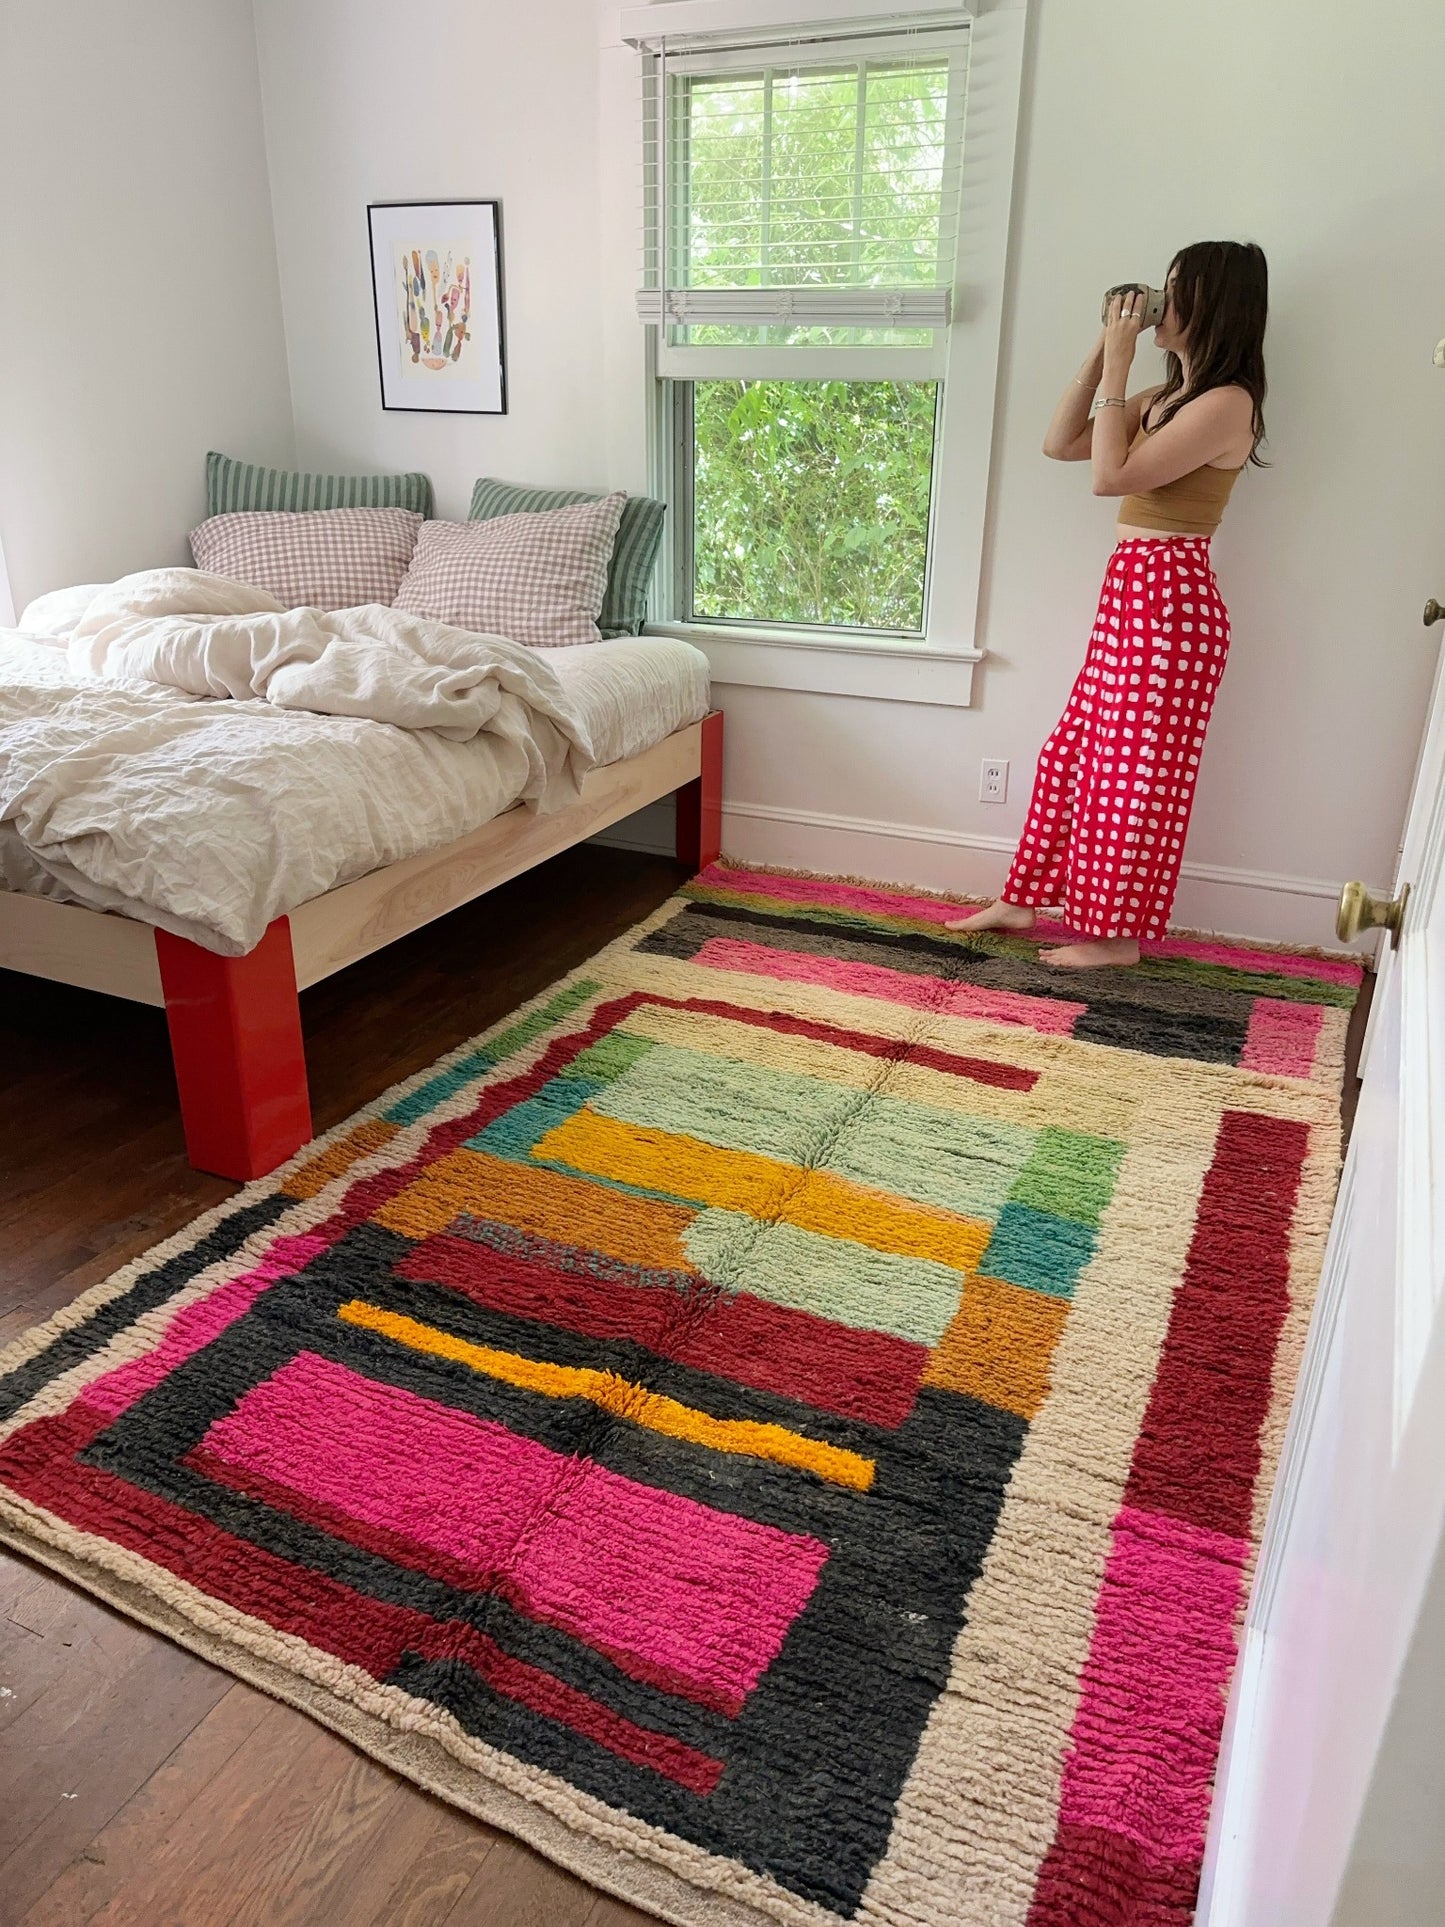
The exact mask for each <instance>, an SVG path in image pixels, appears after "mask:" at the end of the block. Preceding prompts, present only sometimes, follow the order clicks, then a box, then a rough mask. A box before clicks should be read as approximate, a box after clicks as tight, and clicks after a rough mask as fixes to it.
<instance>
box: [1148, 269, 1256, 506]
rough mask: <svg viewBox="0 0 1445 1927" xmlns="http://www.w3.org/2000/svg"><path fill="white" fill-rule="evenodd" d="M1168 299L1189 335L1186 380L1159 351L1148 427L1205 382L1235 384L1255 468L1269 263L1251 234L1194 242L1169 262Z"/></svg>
mask: <svg viewBox="0 0 1445 1927" xmlns="http://www.w3.org/2000/svg"><path fill="white" fill-rule="evenodd" d="M1169 272H1170V274H1172V275H1173V276H1174V285H1173V287H1172V288H1171V290H1170V297H1169V298H1170V301H1171V303H1172V305H1173V308H1174V317H1175V320H1176V321H1177V323H1178V325H1179V327H1180V328H1181V329H1182V330H1183V331H1184V332H1185V333H1186V334H1187V335H1188V337H1189V387H1188V389H1187V390H1186V388H1185V386H1184V366H1183V363H1182V362H1181V361H1180V359H1179V357H1178V355H1176V354H1170V353H1167V352H1166V354H1165V357H1164V386H1163V388H1162V389H1161V390H1160V392H1159V394H1158V395H1157V396H1156V397H1155V399H1154V401H1153V403H1152V404H1151V405H1150V408H1149V414H1150V416H1151V417H1152V420H1151V421H1150V423H1149V426H1150V428H1151V429H1152V428H1162V427H1163V426H1164V424H1165V422H1167V421H1169V420H1170V419H1171V418H1172V417H1173V416H1174V415H1176V414H1177V413H1178V412H1179V410H1180V409H1181V408H1182V407H1183V406H1184V404H1185V402H1187V401H1193V399H1194V397H1195V396H1196V395H1202V394H1204V393H1205V391H1206V390H1207V389H1210V388H1227V387H1230V386H1234V387H1238V388H1243V389H1244V390H1245V392H1246V393H1247V394H1248V396H1249V398H1250V400H1251V401H1252V402H1253V404H1254V448H1253V449H1252V450H1251V451H1250V456H1249V459H1250V460H1251V461H1252V462H1254V463H1256V464H1257V465H1258V466H1259V467H1260V468H1263V467H1264V466H1265V464H1264V463H1263V462H1261V461H1260V459H1259V444H1260V442H1261V441H1262V440H1263V439H1264V393H1265V383H1264V324H1265V322H1266V320H1267V319H1268V316H1269V270H1268V268H1267V267H1266V266H1265V259H1264V250H1263V248H1259V247H1256V246H1255V244H1254V242H1253V241H1196V242H1195V243H1194V245H1193V246H1192V247H1187V248H1181V249H1180V250H1179V252H1178V254H1176V255H1175V257H1174V259H1173V260H1172V261H1171V262H1170V264H1169Z"/></svg>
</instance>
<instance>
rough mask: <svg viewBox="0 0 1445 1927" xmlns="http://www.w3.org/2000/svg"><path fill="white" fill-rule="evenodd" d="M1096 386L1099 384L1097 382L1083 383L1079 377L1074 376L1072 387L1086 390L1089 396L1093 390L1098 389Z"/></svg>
mask: <svg viewBox="0 0 1445 1927" xmlns="http://www.w3.org/2000/svg"><path fill="white" fill-rule="evenodd" d="M1098 385H1099V384H1098V382H1097V381H1085V380H1084V379H1083V378H1082V376H1080V375H1075V376H1074V386H1075V387H1076V388H1087V389H1088V391H1089V393H1090V394H1091V395H1092V394H1093V392H1094V390H1095V389H1096V388H1097V387H1098Z"/></svg>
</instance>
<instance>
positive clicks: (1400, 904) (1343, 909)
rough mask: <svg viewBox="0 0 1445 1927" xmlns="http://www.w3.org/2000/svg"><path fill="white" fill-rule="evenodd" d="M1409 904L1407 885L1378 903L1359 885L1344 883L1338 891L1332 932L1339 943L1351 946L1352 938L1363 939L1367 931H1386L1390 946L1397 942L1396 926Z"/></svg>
mask: <svg viewBox="0 0 1445 1927" xmlns="http://www.w3.org/2000/svg"><path fill="white" fill-rule="evenodd" d="M1409 901H1410V886H1409V884H1408V883H1407V884H1406V885H1405V886H1404V888H1403V889H1402V890H1401V892H1400V894H1399V896H1397V897H1392V898H1390V899H1389V900H1388V901H1387V902H1385V903H1381V902H1379V901H1378V900H1377V899H1376V898H1374V897H1372V896H1371V895H1370V893H1369V891H1368V890H1367V889H1366V888H1365V886H1364V884H1363V883H1347V884H1346V885H1345V887H1344V889H1343V890H1341V892H1340V908H1339V914H1338V915H1337V916H1336V918H1335V930H1336V932H1337V933H1338V935H1339V939H1340V942H1341V943H1353V942H1354V941H1355V939H1356V937H1360V936H1363V935H1364V933H1365V931H1367V930H1388V931H1389V933H1390V942H1391V943H1392V944H1395V943H1398V942H1399V941H1400V925H1401V924H1402V923H1403V922H1404V919H1405V905H1406V904H1407V903H1408V902H1409Z"/></svg>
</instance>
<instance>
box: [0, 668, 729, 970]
mask: <svg viewBox="0 0 1445 1927" xmlns="http://www.w3.org/2000/svg"><path fill="white" fill-rule="evenodd" d="M58 640H63V638H61V637H57V638H54V639H46V640H43V641H38V640H36V639H35V638H34V637H30V636H26V635H23V634H21V633H19V632H17V631H5V630H0V715H4V714H9V715H11V716H12V717H13V716H15V715H16V714H17V713H23V711H24V709H25V707H26V704H27V702H28V701H33V702H34V703H35V704H36V705H37V706H38V707H40V708H43V710H44V711H45V727H46V729H47V731H48V730H50V729H52V728H53V729H54V731H55V741H56V749H57V753H60V754H64V755H66V756H68V757H70V758H71V759H72V760H73V761H74V763H75V765H76V769H75V775H74V783H73V793H72V794H71V795H70V796H68V797H67V801H66V805H65V808H64V810H63V811H58V812H52V814H51V816H50V818H49V820H48V821H47V823H46V826H45V832H44V837H43V841H41V843H40V844H39V846H38V847H37V846H36V845H35V844H33V843H31V842H27V840H26V839H25V838H24V837H22V836H21V834H20V833H19V832H18V831H17V829H16V827H15V825H14V823H13V822H12V821H8V820H6V821H0V888H4V889H8V890H18V891H22V892H26V893H29V894H32V895H38V896H48V897H53V898H57V899H59V900H61V901H64V902H72V903H84V904H88V905H90V906H91V907H92V908H95V909H105V910H120V911H124V912H125V913H126V914H127V915H130V916H133V917H137V918H139V919H141V920H142V921H144V922H147V923H153V924H157V925H159V926H160V927H161V928H163V929H167V930H172V931H174V932H175V933H176V934H177V935H179V936H184V937H190V938H192V939H194V940H195V941H197V942H200V943H203V944H205V945H206V946H207V947H208V948H210V949H213V950H219V951H221V952H222V953H223V954H227V955H238V954H240V953H241V952H242V951H245V950H248V949H250V948H251V947H252V945H253V944H255V943H256V942H257V941H258V940H259V938H260V936H261V934H262V932H263V931H264V930H265V928H266V925H267V924H268V923H269V922H270V921H271V920H272V918H273V917H276V916H280V915H283V914H284V913H285V912H286V911H288V910H292V909H294V908H295V907H296V906H297V905H298V904H300V903H304V902H306V901H308V900H309V899H310V898H311V897H314V896H320V895H321V894H322V893H323V892H325V891H326V890H330V889H334V888H335V887H336V886H337V885H339V884H342V883H346V882H350V881H351V880H352V879H353V878H354V877H358V876H363V875H365V874H366V873H367V872H368V871H370V870H374V869H378V868H381V867H383V866H384V865H386V864H389V863H396V862H400V861H401V860H402V859H403V858H405V857H409V856H415V855H418V854H420V853H421V852H423V851H426V850H430V849H437V848H440V847H441V846H442V845H443V844H446V843H449V842H451V841H452V840H453V839H454V838H456V837H459V836H464V835H465V834H466V833H467V832H468V831H469V830H473V829H476V828H478V827H479V826H480V825H481V824H483V823H486V822H489V821H490V820H491V819H492V818H493V817H494V816H497V815H499V814H500V813H501V812H502V811H503V810H505V809H508V808H510V807H511V805H512V804H513V803H514V802H515V801H516V799H517V797H518V796H519V795H520V794H521V791H522V787H523V784H524V782H525V780H526V772H525V770H524V769H523V767H522V766H521V764H520V762H519V761H518V759H516V758H514V757H512V756H510V755H509V754H508V751H507V746H506V745H500V746H499V745H496V744H495V743H494V742H493V741H492V740H491V739H489V738H477V739H475V740H474V741H471V742H464V743H458V742H450V741H447V740H445V739H444V738H442V737H440V736H438V735H437V734H436V733H435V732H434V731H432V730H408V729H398V728H393V727H391V726H390V725H388V724H385V723H375V722H370V721H365V720H361V719H356V718H351V717H337V716H323V715H315V714H311V713H309V712H297V711H291V710H280V709H277V708H275V707H274V706H272V705H271V704H269V703H266V702H262V701H244V700H243V701H221V702H217V701H213V700H209V699H205V698H194V697H190V696H186V695H183V694H182V693H180V692H179V691H176V690H173V689H159V688H155V687H152V686H149V685H135V684H129V685H110V684H104V683H94V682H92V683H88V684H87V683H78V682H77V678H76V676H75V674H74V672H73V671H72V670H71V669H70V667H69V664H68V662H67V659H66V655H65V652H64V649H63V648H62V647H57V646H56V642H57V641H58ZM545 656H546V661H547V662H548V663H549V664H550V665H551V667H552V668H554V669H555V670H556V672H557V674H558V676H559V678H560V679H561V681H562V682H563V684H564V686H565V688H566V690H567V692H568V694H569V695H570V696H571V697H572V699H573V700H574V702H575V703H576V705H577V707H578V708H579V710H580V711H581V713H582V714H583V716H584V717H585V719H586V722H587V727H588V731H589V734H590V736H591V739H592V745H593V750H594V754H595V761H596V762H597V763H614V762H620V761H622V760H624V759H626V758H627V757H630V756H635V755H638V754H639V753H640V752H641V751H642V750H644V749H646V748H648V747H650V746H651V745H652V744H653V743H656V742H660V741H661V740H662V739H663V737H665V736H669V735H671V734H672V733H673V731H674V730H677V729H682V728H684V727H686V726H687V725H688V724H689V723H694V722H697V721H699V720H700V719H701V718H702V717H703V716H704V715H706V714H707V710H708V706H709V692H708V667H707V658H706V657H705V656H704V655H703V654H702V652H701V651H700V650H697V649H694V648H693V647H692V645H691V644H690V643H686V642H680V641H677V640H675V639H672V638H668V637H661V636H647V637H622V638H619V639H617V640H615V641H612V642H601V643H592V644H589V645H587V646H585V647H578V648H568V649H552V650H548V651H546V652H545ZM27 692H33V696H31V695H28V694H27ZM3 760H4V728H3V724H0V767H3Z"/></svg>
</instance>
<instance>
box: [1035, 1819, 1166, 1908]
mask: <svg viewBox="0 0 1445 1927" xmlns="http://www.w3.org/2000/svg"><path fill="white" fill-rule="evenodd" d="M1198 1886H1199V1869H1198V1867H1197V1866H1180V1865H1179V1864H1178V1862H1177V1861H1173V1860H1156V1859H1155V1858H1154V1857H1153V1856H1152V1855H1151V1854H1149V1853H1146V1852H1145V1850H1144V1848H1143V1847H1141V1846H1140V1845H1139V1844H1138V1842H1137V1841H1135V1840H1125V1839H1122V1838H1121V1837H1120V1835H1118V1834H1117V1833H1111V1832H1110V1831H1109V1830H1108V1828H1107V1827H1078V1826H1061V1827H1060V1828H1059V1830H1058V1833H1057V1834H1056V1835H1055V1837H1054V1844H1053V1848H1052V1850H1051V1851H1050V1853H1049V1857H1048V1859H1047V1860H1046V1861H1045V1862H1044V1866H1043V1871H1042V1872H1041V1873H1040V1875H1039V1879H1038V1885H1037V1887H1036V1888H1035V1889H1034V1901H1033V1907H1032V1909H1031V1910H1030V1913H1029V1927H1044V1923H1047V1927H1180V1923H1181V1922H1185V1921H1188V1920H1190V1919H1191V1918H1192V1917H1193V1913H1194V1896H1195V1892H1196V1890H1197V1889H1198Z"/></svg>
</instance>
